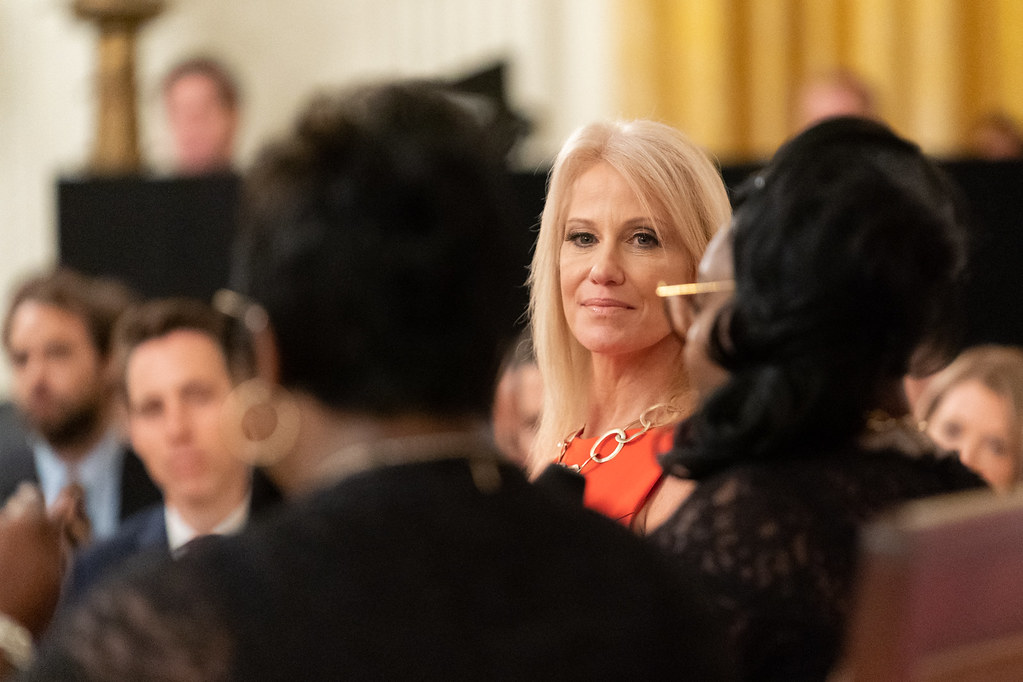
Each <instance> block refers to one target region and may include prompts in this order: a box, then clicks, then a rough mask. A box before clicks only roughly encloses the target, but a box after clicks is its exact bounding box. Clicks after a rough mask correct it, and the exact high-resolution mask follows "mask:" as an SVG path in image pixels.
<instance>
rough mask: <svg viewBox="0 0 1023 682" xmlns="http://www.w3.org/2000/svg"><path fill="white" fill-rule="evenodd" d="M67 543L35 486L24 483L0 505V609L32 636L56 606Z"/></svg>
mask: <svg viewBox="0 0 1023 682" xmlns="http://www.w3.org/2000/svg"><path fill="white" fill-rule="evenodd" d="M65 546H66V545H65V541H64V540H63V538H62V530H61V522H60V521H55V520H53V519H51V518H49V517H48V516H47V513H46V504H45V502H44V501H43V495H42V493H41V492H40V491H39V488H38V487H36V486H34V485H31V484H27V483H23V484H22V485H21V486H20V487H19V488H18V491H17V492H16V493H15V494H14V495H13V496H12V497H11V498H10V499H9V500H8V502H7V504H5V505H4V507H3V508H2V509H0V576H3V579H2V580H0V612H2V613H4V614H6V615H8V616H10V617H11V618H13V619H14V620H15V621H17V622H18V623H20V624H21V625H23V626H25V627H26V628H27V629H28V630H29V632H31V633H32V635H33V637H35V638H38V637H39V636H40V635H41V634H42V633H43V631H44V630H45V629H46V626H47V624H48V623H49V622H50V618H51V617H52V616H53V612H54V610H55V609H56V608H57V600H58V598H59V597H60V586H61V581H62V578H63V568H64V565H65Z"/></svg>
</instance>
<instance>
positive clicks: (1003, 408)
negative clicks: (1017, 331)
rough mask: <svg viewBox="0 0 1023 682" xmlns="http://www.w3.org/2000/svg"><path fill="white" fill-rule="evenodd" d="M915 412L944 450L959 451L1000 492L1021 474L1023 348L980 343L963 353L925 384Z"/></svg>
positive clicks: (1005, 490) (1017, 479) (1022, 453)
mask: <svg viewBox="0 0 1023 682" xmlns="http://www.w3.org/2000/svg"><path fill="white" fill-rule="evenodd" d="M917 416H918V418H919V419H921V420H923V421H925V422H926V423H927V433H928V435H930V436H931V438H933V439H934V441H935V442H936V443H937V444H938V445H940V446H941V447H943V448H947V449H949V450H954V451H956V452H957V453H958V454H959V459H960V460H962V462H963V464H965V465H966V466H968V467H969V468H971V469H973V470H974V471H976V472H977V473H978V474H980V476H981V477H982V478H983V479H984V480H986V481H987V482H988V483H989V484H990V485H991V487H992V488H994V489H995V490H997V491H999V492H1007V491H1009V490H1011V489H1012V488H1013V487H1015V486H1016V484H1017V483H1018V482H1019V480H1020V476H1021V473H1023V350H1021V349H1019V348H1014V347H1011V346H995V345H985V346H976V347H974V348H969V349H967V350H965V351H963V352H962V353H961V354H960V355H959V356H958V357H957V358H956V360H955V361H954V362H953V363H952V364H951V365H949V366H948V367H946V368H945V369H944V370H942V371H941V372H940V373H939V374H937V375H936V376H935V377H934V378H933V379H931V380H930V382H929V383H928V385H927V388H926V389H925V391H924V393H923V395H921V397H920V401H919V402H918V403H917Z"/></svg>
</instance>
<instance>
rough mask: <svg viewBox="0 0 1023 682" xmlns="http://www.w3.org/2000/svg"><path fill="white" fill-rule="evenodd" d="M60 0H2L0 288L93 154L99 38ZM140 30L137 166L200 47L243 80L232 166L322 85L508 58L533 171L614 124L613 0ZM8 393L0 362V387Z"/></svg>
mask: <svg viewBox="0 0 1023 682" xmlns="http://www.w3.org/2000/svg"><path fill="white" fill-rule="evenodd" d="M70 4H71V1H70V0H0V294H2V295H3V300H6V296H7V293H8V292H9V291H10V288H11V286H12V285H13V283H14V282H16V281H17V280H18V279H20V278H21V277H23V276H24V275H25V274H26V273H28V272H31V271H32V270H35V269H37V268H40V267H43V266H46V265H49V264H50V263H52V262H53V261H54V260H55V258H56V222H55V214H56V209H55V205H54V204H55V190H54V188H55V180H56V178H57V177H58V176H59V175H61V174H73V173H76V172H78V170H79V169H80V168H81V166H82V165H83V163H84V161H85V159H86V158H87V157H88V153H89V148H90V144H91V135H92V130H93V119H92V115H93V111H92V109H93V98H92V94H93V89H92V88H93V86H92V69H93V64H94V49H95V34H94V31H93V28H92V27H91V26H90V25H88V24H85V23H82V22H81V21H79V20H77V19H75V18H74V17H73V15H72V13H71V11H70V9H69V7H70ZM167 4H168V8H167V10H166V11H165V12H164V13H163V14H162V15H161V16H159V17H158V18H157V19H155V20H154V21H153V22H152V23H150V24H148V25H146V26H145V27H144V28H143V30H142V33H141V36H140V45H139V51H138V76H139V86H140V91H141V95H142V97H141V100H140V113H141V126H142V131H141V136H142V140H143V154H144V157H145V158H146V159H147V161H149V162H150V163H151V164H152V165H154V166H157V167H159V166H160V165H161V164H162V163H163V161H164V160H165V159H166V141H165V139H164V136H163V135H162V134H161V131H162V128H163V122H162V119H161V115H160V111H159V106H158V105H159V102H158V98H157V97H156V88H157V84H158V81H159V77H160V74H161V73H162V72H163V70H164V69H165V68H166V67H167V66H168V65H169V64H170V63H172V62H173V61H174V60H176V59H177V58H179V57H180V56H183V55H185V54H190V53H193V52H196V51H206V52H211V53H214V54H216V55H218V56H221V57H223V58H224V59H225V60H227V61H228V62H229V63H230V64H231V65H232V66H233V67H234V68H235V69H236V70H237V72H238V75H239V77H240V80H241V81H242V84H243V87H244V91H245V102H246V104H245V107H246V113H245V122H244V128H243V135H242V140H241V146H240V150H239V151H240V159H241V160H242V162H243V163H244V162H245V161H247V160H248V159H250V158H251V156H252V154H253V153H254V150H255V149H256V148H257V147H258V145H259V144H260V141H261V140H264V139H266V137H267V136H268V135H272V134H274V133H275V132H276V131H279V130H281V128H282V127H284V126H285V125H286V124H287V122H288V121H289V120H290V118H291V116H292V114H293V113H294V111H295V110H296V108H297V107H298V106H299V105H300V104H301V102H302V101H303V100H304V99H305V98H306V97H307V96H308V95H309V94H310V92H312V91H313V90H314V89H316V88H318V87H325V86H331V85H337V84H345V83H352V82H357V81H362V80H367V79H372V78H386V77H395V76H424V77H445V78H446V77H453V76H457V75H460V74H462V73H466V72H468V71H471V70H472V69H473V68H474V67H476V66H477V65H478V64H480V63H482V62H485V61H487V60H491V59H496V58H506V59H507V60H508V61H509V62H510V63H511V72H510V74H509V75H510V83H509V89H510V100H511V102H512V104H513V106H515V107H516V108H517V109H519V110H521V111H522V112H524V113H526V114H527V115H529V116H530V117H532V118H533V119H534V121H535V122H536V124H537V131H536V134H535V135H534V136H533V138H532V139H531V141H530V143H529V145H528V146H527V147H526V148H525V150H524V161H525V163H526V164H527V165H531V166H537V165H541V164H543V163H544V162H545V161H546V160H547V159H548V158H549V157H550V156H551V155H553V153H554V152H555V151H556V149H557V147H558V144H559V143H560V141H561V140H562V139H564V137H565V136H566V135H567V134H568V133H569V132H570V131H571V130H572V129H573V128H574V127H576V126H577V125H580V124H581V123H584V122H586V121H588V120H590V119H593V118H599V117H605V116H613V115H615V114H616V112H615V111H614V102H615V101H616V99H617V98H616V95H615V91H616V86H615V78H614V73H613V72H614V69H613V63H612V57H613V55H614V54H615V53H616V49H617V45H618V39H617V38H616V37H615V36H614V35H613V33H614V23H615V22H613V21H612V20H611V19H610V9H609V8H610V5H611V0H289V1H288V2H282V1H281V0H169V1H168V3H167ZM8 386H9V376H8V374H7V368H6V362H0V394H4V393H6V391H7V387H8Z"/></svg>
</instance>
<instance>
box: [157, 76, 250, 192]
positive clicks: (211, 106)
mask: <svg viewBox="0 0 1023 682" xmlns="http://www.w3.org/2000/svg"><path fill="white" fill-rule="evenodd" d="M164 108H165V110H166V114H167V122H168V124H169V126H170V132H171V137H172V140H173V144H174V161H175V164H176V166H177V171H178V172H180V173H184V174H199V173H208V172H213V171H218V170H226V169H228V168H230V167H231V163H232V156H233V154H234V137H235V131H236V129H237V125H238V115H237V112H236V111H235V110H234V108H232V107H231V106H229V105H228V103H227V102H225V101H224V99H223V97H222V96H221V93H220V90H219V89H218V87H217V83H216V82H215V81H214V80H213V79H212V78H210V77H209V76H206V75H204V74H201V73H188V74H185V75H183V76H181V77H180V78H178V79H177V80H175V81H174V82H173V83H172V84H171V85H170V87H169V88H168V89H167V91H166V92H165V93H164Z"/></svg>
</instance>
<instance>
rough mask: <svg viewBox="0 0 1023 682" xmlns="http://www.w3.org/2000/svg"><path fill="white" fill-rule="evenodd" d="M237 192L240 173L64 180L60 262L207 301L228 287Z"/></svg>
mask: <svg viewBox="0 0 1023 682" xmlns="http://www.w3.org/2000/svg"><path fill="white" fill-rule="evenodd" d="M238 189H239V181H238V178H237V177H236V176H234V175H215V176H203V177H196V178H168V179H152V178H140V177H118V178H87V179H76V178H65V179H61V180H60V181H59V183H58V189H57V195H58V219H59V226H60V229H59V254H60V262H61V264H63V265H67V266H70V267H73V268H76V269H78V270H81V271H83V272H86V273H89V274H93V275H108V276H114V277H118V278H120V279H121V280H123V281H124V282H125V283H126V284H128V285H130V286H132V287H133V288H135V289H136V290H137V291H138V292H139V293H141V294H143V295H145V296H171V295H181V296H195V297H198V298H203V299H206V300H208V299H209V298H210V296H211V295H212V294H213V292H214V291H216V290H217V289H218V288H220V287H223V286H225V285H226V284H227V277H228V269H227V268H228V260H229V258H228V256H229V251H230V245H231V238H232V235H233V233H234V225H235V216H236V205H237V197H238Z"/></svg>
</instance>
